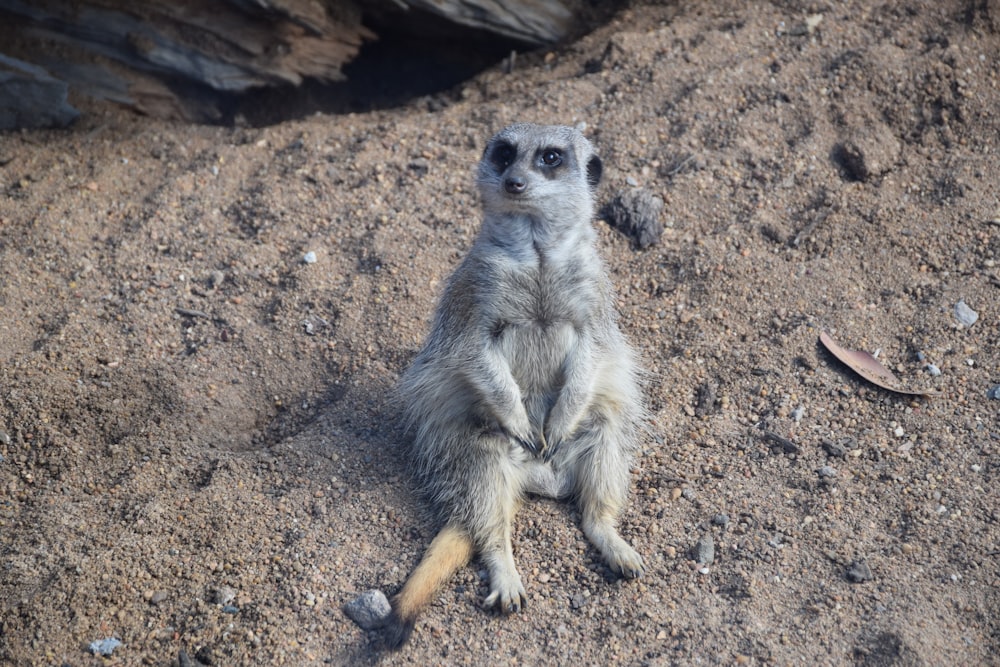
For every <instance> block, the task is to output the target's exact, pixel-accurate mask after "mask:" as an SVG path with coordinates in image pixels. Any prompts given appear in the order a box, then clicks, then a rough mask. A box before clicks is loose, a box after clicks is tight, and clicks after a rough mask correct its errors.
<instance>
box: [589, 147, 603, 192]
mask: <svg viewBox="0 0 1000 667" xmlns="http://www.w3.org/2000/svg"><path fill="white" fill-rule="evenodd" d="M602 173H604V165H603V164H602V163H601V158H599V157H597V156H596V155H593V156H591V158H590V162H588V163H587V183H588V184H589V185H590V189H591V190H596V189H597V184H598V183H600V182H601V174H602Z"/></svg>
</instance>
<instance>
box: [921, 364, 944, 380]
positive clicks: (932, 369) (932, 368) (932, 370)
mask: <svg viewBox="0 0 1000 667" xmlns="http://www.w3.org/2000/svg"><path fill="white" fill-rule="evenodd" d="M924 370H926V371H927V372H928V373H930V375H931V377H937V376H938V375H941V369H940V368H938V367H937V366H935V365H934V364H927V365H926V366H924Z"/></svg>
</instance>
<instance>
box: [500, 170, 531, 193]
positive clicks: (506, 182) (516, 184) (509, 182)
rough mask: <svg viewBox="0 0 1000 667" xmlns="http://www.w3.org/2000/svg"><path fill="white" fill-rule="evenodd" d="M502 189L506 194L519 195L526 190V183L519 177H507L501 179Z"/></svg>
mask: <svg viewBox="0 0 1000 667" xmlns="http://www.w3.org/2000/svg"><path fill="white" fill-rule="evenodd" d="M503 189H504V190H505V191H506V192H507V194H510V195H519V194H522V193H523V192H524V191H525V190H527V189H528V181H527V180H526V179H525V178H524V177H523V176H520V175H516V176H507V177H506V178H504V179H503Z"/></svg>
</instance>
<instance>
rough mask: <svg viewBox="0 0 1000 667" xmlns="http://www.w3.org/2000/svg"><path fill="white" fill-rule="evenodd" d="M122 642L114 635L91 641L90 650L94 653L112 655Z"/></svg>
mask: <svg viewBox="0 0 1000 667" xmlns="http://www.w3.org/2000/svg"><path fill="white" fill-rule="evenodd" d="M121 645H122V643H121V642H120V641H119V640H117V639H115V638H114V637H108V638H107V639H98V640H97V641H93V642H90V652H91V653H93V654H94V655H103V656H110V655H111V654H112V653H113V652H114V650H115V649H116V648H118V647H119V646H121Z"/></svg>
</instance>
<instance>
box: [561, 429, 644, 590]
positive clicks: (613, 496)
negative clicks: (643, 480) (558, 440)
mask: <svg viewBox="0 0 1000 667" xmlns="http://www.w3.org/2000/svg"><path fill="white" fill-rule="evenodd" d="M620 427H621V426H620V424H619V423H618V421H617V419H616V418H615V417H608V416H604V415H592V416H591V417H590V418H589V419H587V423H586V424H584V425H583V426H582V428H581V429H580V432H579V435H578V438H579V440H578V442H576V443H575V446H576V447H580V452H581V453H580V456H579V458H577V459H576V462H575V463H576V466H575V467H576V480H575V491H576V497H577V504H578V505H579V508H580V513H581V514H582V515H583V521H582V525H581V527H582V528H583V532H584V534H586V536H587V539H589V540H590V543H591V544H593V545H594V546H595V547H596V548H597V550H598V551H600V552H601V555H602V556H603V557H604V561H605V562H606V563H607V564H608V566H609V567H610V568H611V569H612V570H614V571H615V572H617V573H619V574H621V575H623V576H625V577H627V578H629V579H635V578H636V577H640V576H642V574H643V573H644V571H645V565H644V564H643V561H642V556H640V555H639V554H638V553H637V552H636V551H635V549H633V548H632V547H631V546H630V545H629V544H628V542H626V541H625V540H624V539H623V538H622V536H621V535H619V534H618V529H617V528H616V527H615V524H616V522H617V520H618V515H619V513H620V512H621V509H622V507H623V506H624V504H625V500H626V498H627V497H628V484H629V459H628V456H627V454H626V452H625V451H624V447H623V446H622V445H623V443H621V442H620V441H619V438H621V437H622V434H621V433H620V431H619V430H618V429H619V428H620Z"/></svg>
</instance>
